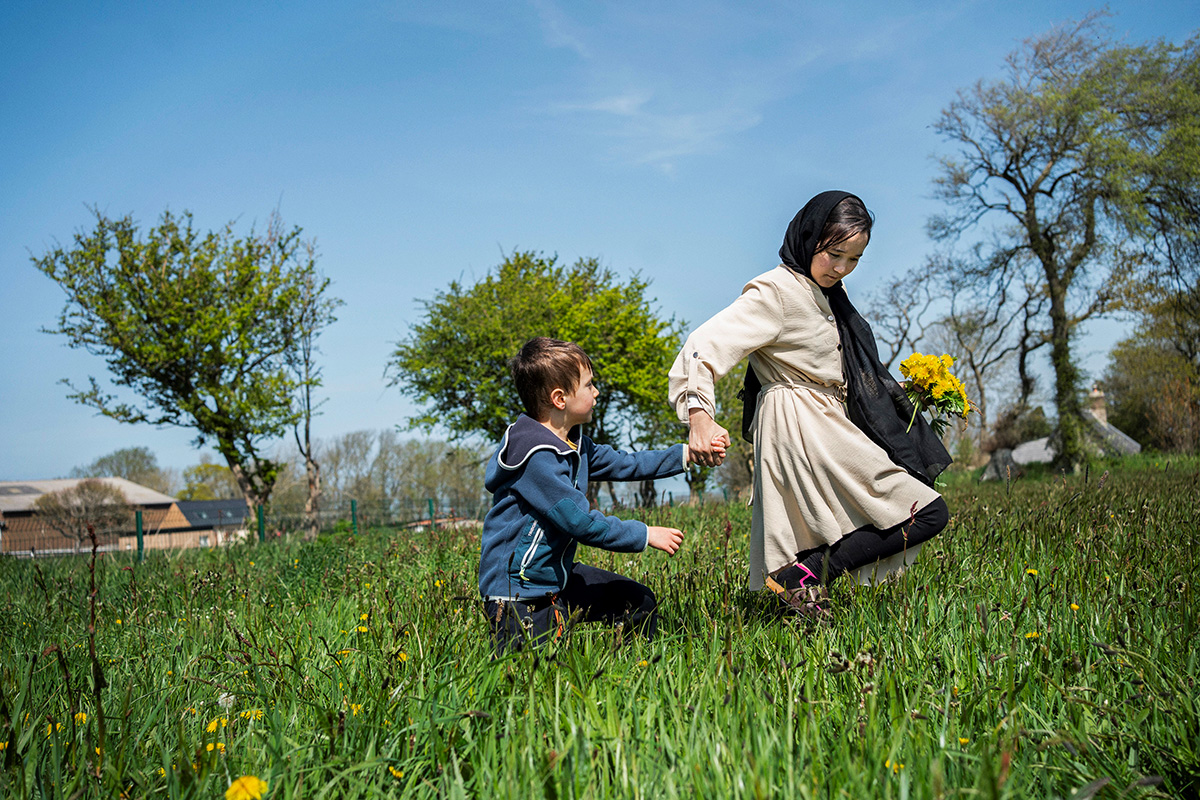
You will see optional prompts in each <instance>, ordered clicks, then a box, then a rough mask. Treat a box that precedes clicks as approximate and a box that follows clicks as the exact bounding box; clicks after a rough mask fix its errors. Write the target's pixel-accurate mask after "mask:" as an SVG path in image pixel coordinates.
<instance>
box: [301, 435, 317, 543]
mask: <svg viewBox="0 0 1200 800" xmlns="http://www.w3.org/2000/svg"><path fill="white" fill-rule="evenodd" d="M304 472H305V474H306V475H307V477H308V496H307V497H305V498H304V541H306V542H311V541H312V540H314V539H316V538H317V534H319V533H320V532H321V466H320V465H319V464H318V463H317V462H316V461H315V460H314V459H313V457H312V456H311V455H310V454H309V453H305V454H304Z"/></svg>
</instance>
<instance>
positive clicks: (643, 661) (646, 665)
mask: <svg viewBox="0 0 1200 800" xmlns="http://www.w3.org/2000/svg"><path fill="white" fill-rule="evenodd" d="M638 666H639V667H648V666H650V662H649V661H646V660H645V659H643V660H641V661H639V662H638Z"/></svg>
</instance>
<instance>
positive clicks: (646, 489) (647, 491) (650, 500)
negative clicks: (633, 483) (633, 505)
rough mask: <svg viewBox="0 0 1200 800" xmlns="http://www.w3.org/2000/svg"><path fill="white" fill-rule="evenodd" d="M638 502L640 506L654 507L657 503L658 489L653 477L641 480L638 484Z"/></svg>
mask: <svg viewBox="0 0 1200 800" xmlns="http://www.w3.org/2000/svg"><path fill="white" fill-rule="evenodd" d="M638 503H640V504H641V506H642V508H654V507H655V506H656V505H658V489H657V488H656V487H655V485H654V479H653V478H651V479H650V480H646V481H642V482H641V485H640V486H638Z"/></svg>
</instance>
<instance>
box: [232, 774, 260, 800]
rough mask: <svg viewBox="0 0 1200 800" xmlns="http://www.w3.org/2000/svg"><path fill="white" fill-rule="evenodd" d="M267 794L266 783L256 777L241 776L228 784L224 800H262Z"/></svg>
mask: <svg viewBox="0 0 1200 800" xmlns="http://www.w3.org/2000/svg"><path fill="white" fill-rule="evenodd" d="M266 793H267V782H266V781H264V780H262V779H261V778H259V777H258V776H257V775H243V776H242V777H240V778H238V779H237V780H235V781H234V782H233V783H231V784H229V788H228V789H226V790H225V800H262V796H263V795H264V794H266Z"/></svg>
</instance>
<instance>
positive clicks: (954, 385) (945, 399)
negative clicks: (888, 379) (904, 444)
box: [900, 353, 971, 436]
mask: <svg viewBox="0 0 1200 800" xmlns="http://www.w3.org/2000/svg"><path fill="white" fill-rule="evenodd" d="M952 366H954V358H953V357H951V356H948V355H943V356H941V357H940V358H939V357H938V356H933V355H925V354H923V353H913V354H912V355H911V356H909V357H908V358H906V359H904V360H903V361H902V362H900V374H901V375H903V376H904V377H905V378H907V379H908V380H907V381H905V383H904V391H905V393H906V394H907V395H908V399H909V400H911V401H912V404H913V416H912V419H911V420H909V422H908V427H909V428H910V429H911V428H912V424H913V422H915V421H916V419H917V414H918V413H919V412H921V411H930V412H931V413H932V415H933V416H932V419H930V420H929V427H931V428H933V432H934V433H936V434H937V435H938V436H941V435H942V434H943V433H945V432H946V428H947V427H949V425H950V423H949V421H948V420H947V419H946V418H945V417H946V415H949V414H954V415H955V416H957V417H960V418H962V419H963V420H965V419H966V418H967V414H968V413H969V412H970V411H971V401H970V400H968V399H967V388H966V387H965V386H963V382H962V381H960V380H959V379H958V378H956V377H955V376H954V373H952V372H951V371H950V368H951V367H952Z"/></svg>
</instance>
